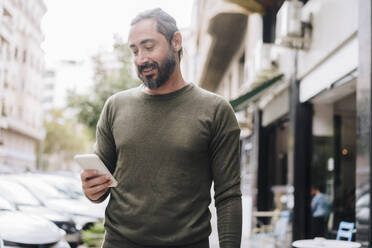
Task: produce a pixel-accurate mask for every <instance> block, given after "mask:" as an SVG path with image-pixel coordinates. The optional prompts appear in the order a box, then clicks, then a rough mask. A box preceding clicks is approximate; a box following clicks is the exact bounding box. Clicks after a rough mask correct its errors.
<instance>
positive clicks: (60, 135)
mask: <svg viewBox="0 0 372 248" xmlns="http://www.w3.org/2000/svg"><path fill="white" fill-rule="evenodd" d="M44 127H45V130H46V137H45V140H44V143H43V154H44V159H43V169H51V170H53V169H71V167H72V166H73V165H72V164H73V161H72V158H73V157H74V155H75V154H77V153H85V152H87V151H88V150H92V148H91V147H92V144H93V141H92V140H91V139H90V136H89V134H88V131H87V129H86V127H84V126H82V125H81V124H79V123H77V122H76V121H75V120H73V119H67V118H66V117H64V115H63V111H62V110H59V109H53V110H51V111H50V113H49V115H48V118H47V119H46V120H45V121H44Z"/></svg>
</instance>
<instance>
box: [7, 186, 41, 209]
mask: <svg viewBox="0 0 372 248" xmlns="http://www.w3.org/2000/svg"><path fill="white" fill-rule="evenodd" d="M0 195H1V196H2V197H4V198H5V199H7V200H8V201H10V202H13V203H14V204H16V205H32V206H39V205H41V204H40V202H39V201H38V200H37V199H36V198H35V197H34V196H33V195H32V194H31V193H30V192H29V191H28V190H27V189H26V188H25V187H23V186H22V185H20V184H19V183H17V182H13V181H8V180H0Z"/></svg>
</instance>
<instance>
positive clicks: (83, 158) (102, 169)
mask: <svg viewBox="0 0 372 248" xmlns="http://www.w3.org/2000/svg"><path fill="white" fill-rule="evenodd" d="M74 160H75V161H76V162H77V163H78V164H79V165H80V168H82V169H83V170H96V171H98V172H99V173H100V174H107V175H109V176H110V179H111V181H112V184H111V185H110V187H116V186H117V185H118V182H117V181H116V179H115V178H114V176H113V175H112V174H111V173H110V171H109V170H108V169H107V167H106V166H105V164H104V163H103V162H102V160H101V159H100V158H99V157H98V156H97V154H78V155H76V156H75V157H74Z"/></svg>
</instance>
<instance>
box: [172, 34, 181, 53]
mask: <svg viewBox="0 0 372 248" xmlns="http://www.w3.org/2000/svg"><path fill="white" fill-rule="evenodd" d="M172 47H173V51H174V52H176V53H178V51H179V50H181V48H182V35H181V32H180V31H177V32H175V33H174V34H173V39H172Z"/></svg>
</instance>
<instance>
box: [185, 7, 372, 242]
mask: <svg viewBox="0 0 372 248" xmlns="http://www.w3.org/2000/svg"><path fill="white" fill-rule="evenodd" d="M370 5H371V3H370V2H369V1H363V0H362V1H348V0H301V1H300V0H285V1H270V0H245V1H241V0H226V1H222V0H221V1H209V0H204V1H203V0H202V1H197V2H196V4H195V8H194V14H195V19H196V24H195V25H194V26H193V27H194V28H193V36H192V38H191V39H189V40H188V41H190V42H192V43H193V45H192V46H191V47H192V48H193V52H192V55H193V57H194V61H195V62H196V63H197V65H190V66H194V68H195V70H196V72H195V73H194V75H195V76H194V77H195V82H197V83H198V84H199V85H200V86H201V87H203V88H205V89H208V90H211V91H213V92H215V93H217V94H220V95H222V96H224V97H225V98H226V99H227V100H229V101H230V103H231V105H232V107H233V108H234V110H235V111H236V116H237V118H238V121H239V123H240V126H241V128H242V136H241V145H242V146H241V156H242V165H241V166H242V193H243V197H244V196H246V197H248V198H250V199H251V206H250V208H251V209H252V211H251V213H250V215H251V217H252V218H251V219H252V221H253V222H252V223H245V224H244V226H249V227H250V228H247V227H245V230H246V231H247V229H249V230H248V232H250V233H249V234H248V236H251V230H254V229H255V227H256V225H257V223H261V224H262V223H264V224H267V223H268V222H269V221H268V219H269V218H262V217H258V216H262V215H263V213H267V214H269V213H273V216H274V215H275V212H277V211H279V212H283V211H289V212H290V214H291V218H290V224H288V226H287V227H286V228H287V230H286V232H287V233H288V238H289V239H290V241H291V240H298V239H303V238H310V237H311V235H312V228H314V226H313V224H312V219H311V193H310V192H311V188H312V187H313V186H317V187H320V188H321V190H322V191H323V192H324V193H325V194H326V195H327V197H328V199H329V200H330V202H331V203H332V208H331V212H330V215H329V217H328V223H327V232H326V233H325V234H324V235H325V236H326V237H329V238H334V237H335V234H336V233H337V229H338V225H339V223H340V221H349V222H354V223H356V233H355V237H354V238H355V239H356V240H357V241H359V242H361V243H362V244H363V246H365V247H368V245H370V243H371V238H370V237H371V235H370V232H371V228H370V226H371V222H370V217H369V216H370V211H371V208H370V201H369V199H370V189H369V187H370V182H371V177H370V172H371V159H370V154H371V133H370V122H371V106H370V105H371V104H370V95H371V89H370V88H371V87H370V85H371V76H370V71H371V50H370V47H371V38H370V34H371V6H370ZM340 27H342V28H340ZM361 30H363V33H361ZM243 232H244V227H243ZM243 236H244V235H243ZM290 241H289V242H290ZM243 242H244V241H243ZM247 242H248V241H247Z"/></svg>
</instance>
